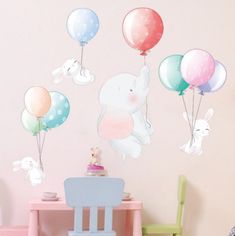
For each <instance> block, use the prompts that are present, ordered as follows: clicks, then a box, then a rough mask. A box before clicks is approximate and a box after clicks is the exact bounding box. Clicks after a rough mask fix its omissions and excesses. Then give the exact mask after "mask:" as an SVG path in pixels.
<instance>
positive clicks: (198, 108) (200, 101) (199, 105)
mask: <svg viewBox="0 0 235 236" xmlns="http://www.w3.org/2000/svg"><path fill="white" fill-rule="evenodd" d="M202 98H203V95H202V94H201V96H200V100H199V104H198V107H197V112H196V116H195V119H194V122H193V129H194V128H195V124H196V121H197V118H198V113H199V110H200V107H201V103H202Z"/></svg>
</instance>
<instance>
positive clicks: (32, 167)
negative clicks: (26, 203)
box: [13, 157, 45, 186]
mask: <svg viewBox="0 0 235 236" xmlns="http://www.w3.org/2000/svg"><path fill="white" fill-rule="evenodd" d="M20 169H22V170H24V171H27V177H28V178H29V180H30V182H31V184H32V186H36V185H38V184H41V183H42V179H43V178H45V174H44V173H43V171H42V170H41V168H40V165H39V163H38V162H36V161H35V160H34V159H33V158H32V157H24V158H23V159H22V160H18V161H14V162H13V171H18V170H20Z"/></svg>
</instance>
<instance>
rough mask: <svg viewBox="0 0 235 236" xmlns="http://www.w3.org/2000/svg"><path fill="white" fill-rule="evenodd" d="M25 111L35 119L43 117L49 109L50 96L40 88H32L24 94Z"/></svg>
mask: <svg viewBox="0 0 235 236" xmlns="http://www.w3.org/2000/svg"><path fill="white" fill-rule="evenodd" d="M24 101H25V107H26V110H27V111H28V112H29V113H31V114H32V115H34V116H36V117H37V118H40V117H43V116H44V115H45V114H46V113H47V112H48V111H49V109H50V107H51V96H50V94H49V92H48V91H47V90H46V89H45V88H42V87H32V88H30V89H28V91H27V92H26V94H25V98H24Z"/></svg>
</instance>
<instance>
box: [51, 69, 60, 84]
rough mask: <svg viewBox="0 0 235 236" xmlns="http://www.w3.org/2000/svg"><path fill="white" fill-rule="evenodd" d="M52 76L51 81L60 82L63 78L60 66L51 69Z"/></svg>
mask: <svg viewBox="0 0 235 236" xmlns="http://www.w3.org/2000/svg"><path fill="white" fill-rule="evenodd" d="M51 74H52V76H53V78H54V79H53V82H54V83H55V84H58V83H60V82H61V81H62V80H63V69H62V67H59V68H57V69H55V70H54V71H52V73H51Z"/></svg>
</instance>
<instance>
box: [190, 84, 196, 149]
mask: <svg viewBox="0 0 235 236" xmlns="http://www.w3.org/2000/svg"><path fill="white" fill-rule="evenodd" d="M194 103H195V88H194V87H193V102H192V121H191V122H192V126H191V127H192V133H191V142H190V146H192V144H193V141H194V135H193V132H194Z"/></svg>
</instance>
